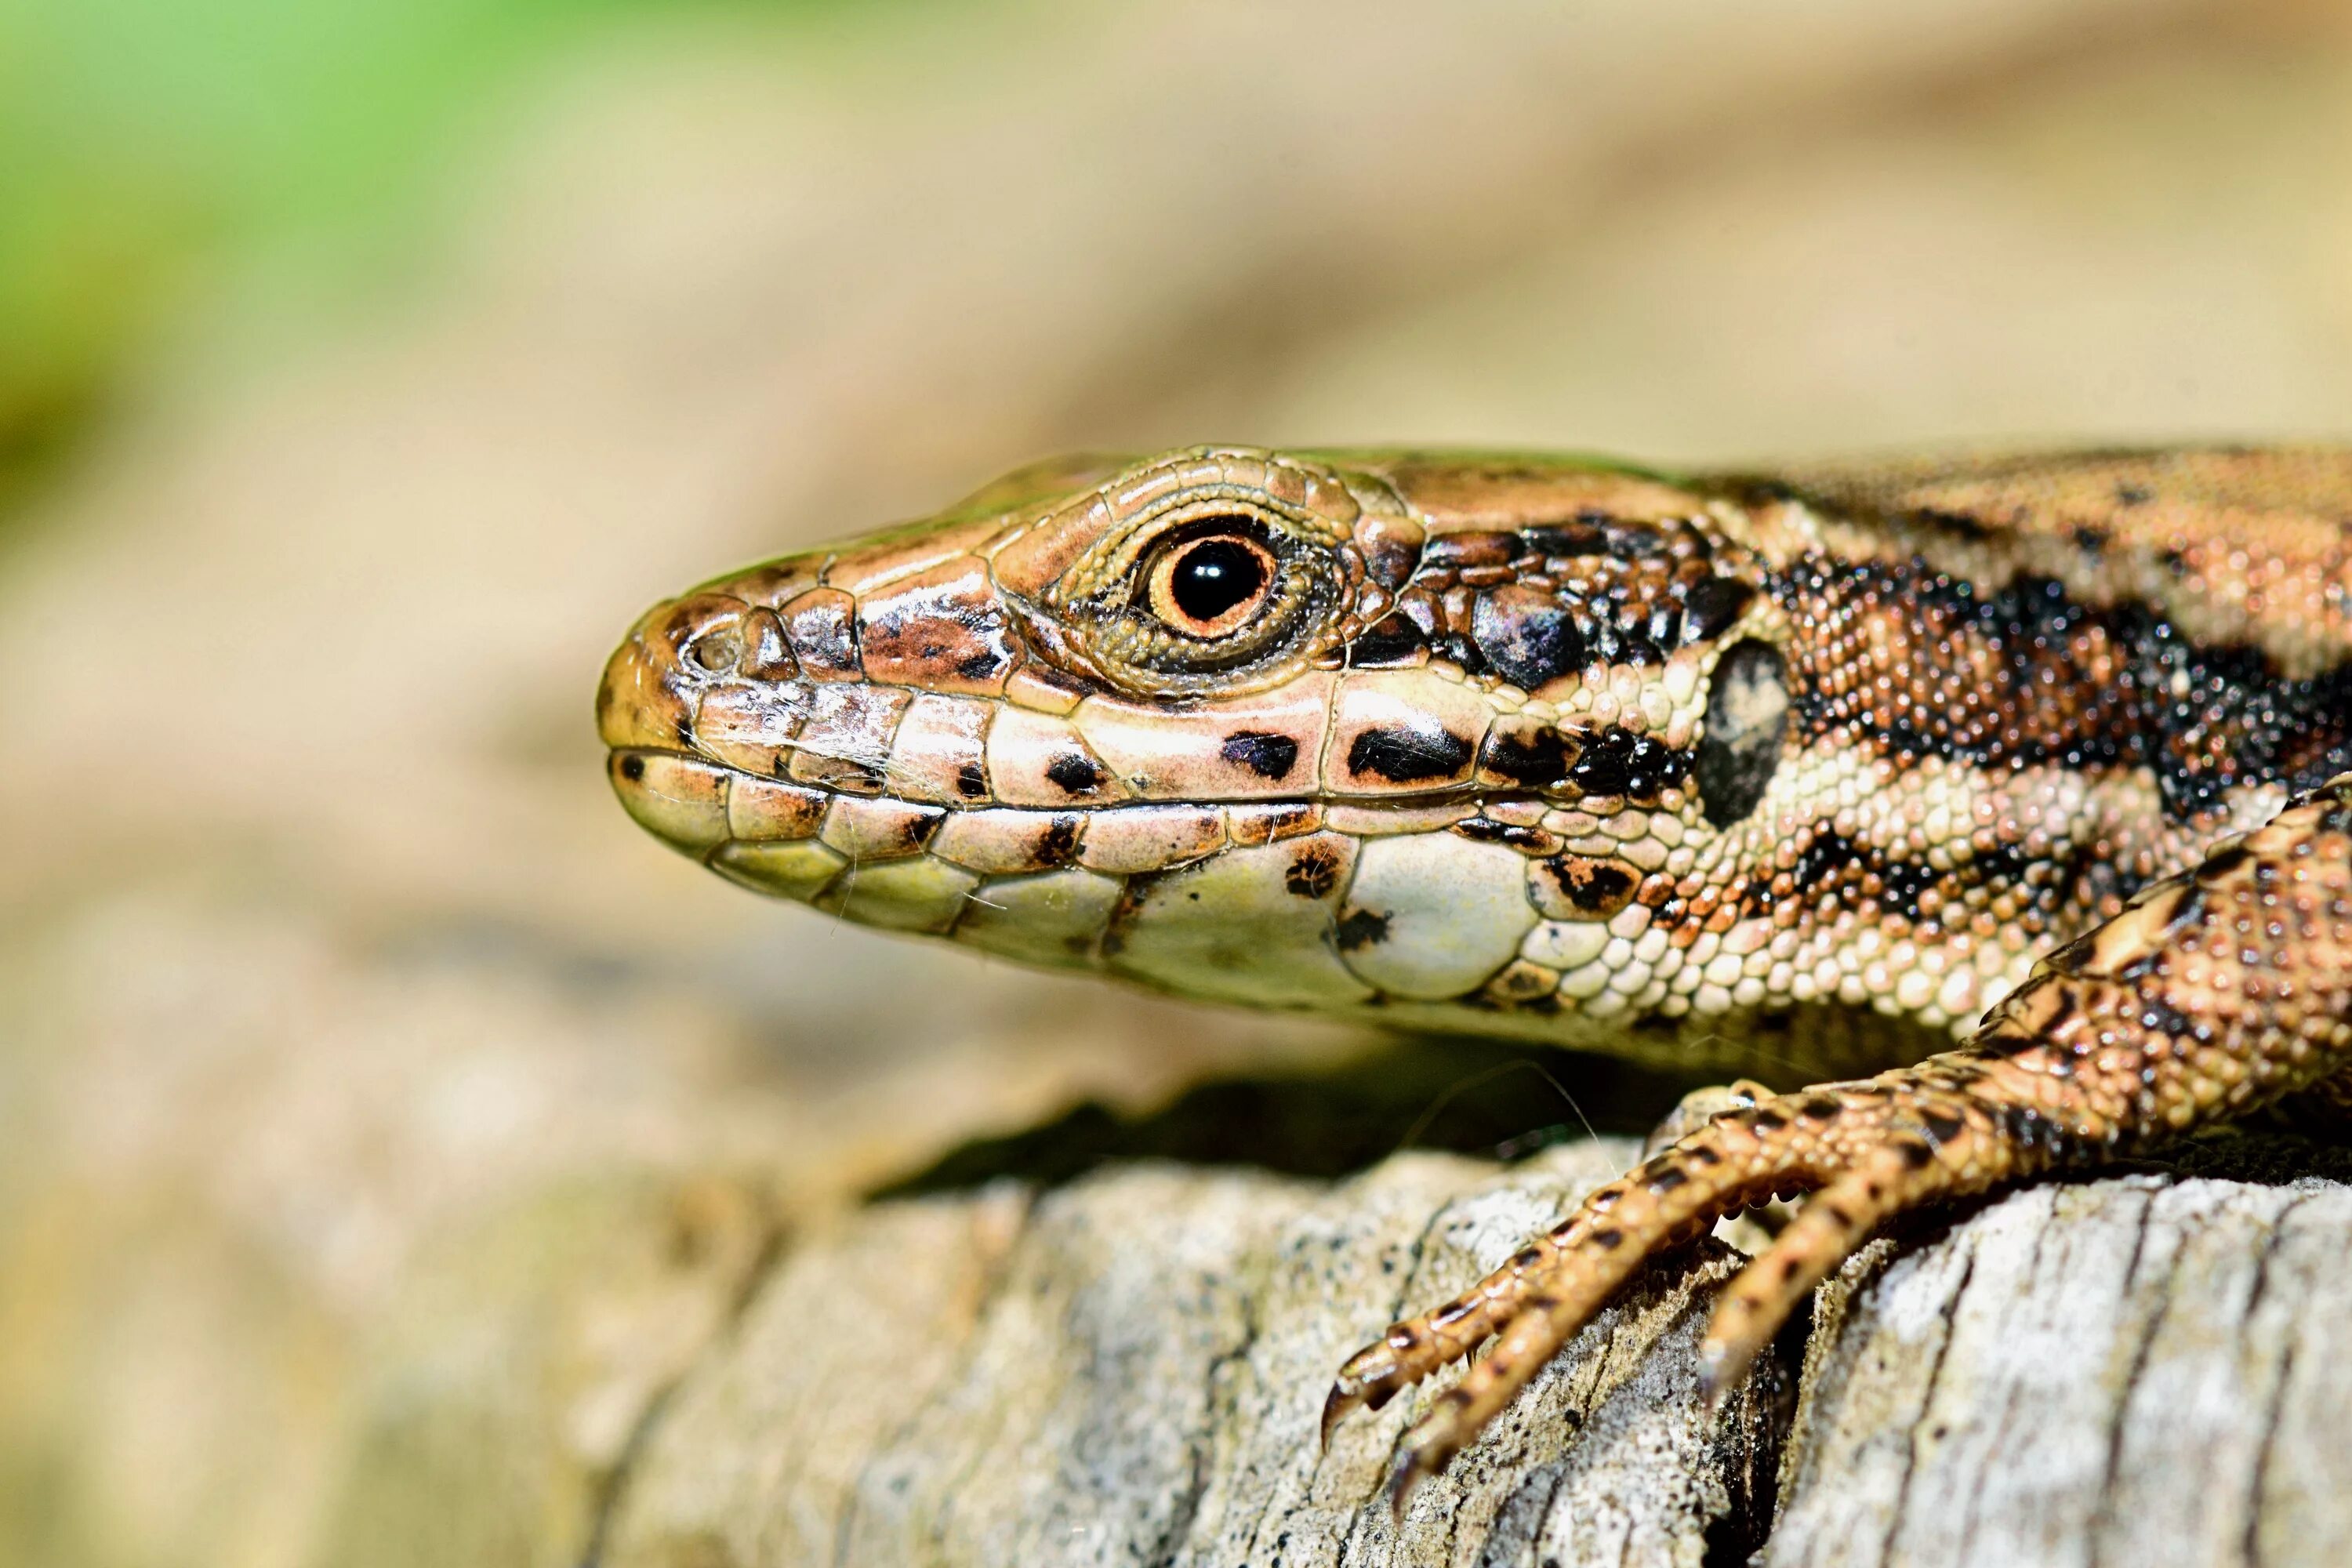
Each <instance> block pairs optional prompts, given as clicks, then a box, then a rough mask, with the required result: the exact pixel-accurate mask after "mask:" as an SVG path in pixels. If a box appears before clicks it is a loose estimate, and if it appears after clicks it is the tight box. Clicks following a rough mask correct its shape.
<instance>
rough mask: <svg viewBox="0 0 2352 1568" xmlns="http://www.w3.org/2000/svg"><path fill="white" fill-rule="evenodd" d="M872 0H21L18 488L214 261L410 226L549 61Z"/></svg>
mask: <svg viewBox="0 0 2352 1568" xmlns="http://www.w3.org/2000/svg"><path fill="white" fill-rule="evenodd" d="M855 4H856V0H0V490H5V489H9V488H12V487H11V486H10V480H11V479H20V478H21V477H22V476H23V475H24V474H25V473H26V471H27V470H28V469H31V468H37V467H38V466H39V464H40V462H41V461H42V459H44V458H47V457H49V456H52V455H53V454H55V453H56V452H57V451H58V450H60V449H62V447H64V445H65V444H66V443H68V441H69V440H70V439H71V437H73V435H74V434H75V433H77V432H78V431H79V429H81V428H82V427H84V426H86V424H87V422H88V421H89V417H90V416H91V415H92V414H93V413H94V412H95V411H96V410H97V409H98V408H100V406H102V405H103V403H104V401H105V396H106V393H107V391H108V389H109V387H110V385H111V384H114V382H115V380H116V377H117V376H118V374H120V371H121V367H122V365H123V364H124V363H125V362H126V360H127V358H128V357H129V356H131V355H134V354H135V353H137V352H138V349H139V347H140V345H141V344H142V343H143V342H149V341H151V335H152V333H153V332H154V331H157V330H158V329H159V327H160V326H161V325H162V324H163V322H165V321H168V320H169V318H170V315H171V312H172V311H173V309H174V308H175V307H177V306H178V305H180V304H181V303H182V302H183V301H184V299H185V297H186V295H187V294H188V292H189V291H190V289H191V288H192V287H193V286H194V281H195V279H198V278H199V277H200V276H202V272H203V269H204V268H205V266H206V265H207V264H208V263H210V262H211V261H213V260H215V258H220V257H222V256H223V255H224V254H234V253H235V252H236V250H237V248H238V247H251V246H266V245H268V244H271V243H273V242H278V241H280V240H283V239H285V238H287V237H297V236H306V235H317V234H321V233H343V234H348V233H351V232H353V231H354V230H357V231H359V232H362V233H368V232H380V231H382V230H383V229H384V228H387V227H396V226H397V222H398V219H399V216H400V215H401V214H403V213H404V212H405V211H411V210H413V202H414V199H415V196H416V195H418V194H419V193H420V192H421V191H423V190H425V189H426V188H429V186H430V184H431V172H432V170H433V169H434V167H435V166H436V163H439V162H440V161H441V160H442V159H443V158H444V157H446V155H448V154H449V153H452V152H453V151H455V150H457V148H459V147H461V146H462V144H463V143H464V142H465V140H466V138H467V135H468V133H469V132H470V131H472V130H473V129H474V128H475V127H477V126H478V124H479V123H480V122H481V121H480V116H481V115H482V114H483V112H484V111H485V110H488V109H489V108H491V107H492V106H494V105H495V103H496V102H497V100H498V99H499V94H500V92H501V91H502V90H504V89H509V88H510V87H511V86H512V84H513V83H514V82H515V81H516V80H517V79H518V78H519V77H520V76H521V75H522V74H524V73H526V72H527V71H529V70H530V68H532V67H533V66H535V65H537V64H538V63H540V62H541V61H543V60H545V59H546V58H549V57H550V56H552V55H555V54H557V53H559V52H561V51H562V50H563V49H565V48H566V47H571V46H573V45H575V44H577V43H578V42H580V41H581V40H582V39H583V37H584V36H585V35H587V34H588V33H589V32H591V31H592V30H593V29H594V28H597V27H600V26H607V25H609V24H611V23H613V22H614V21H616V20H619V19H623V18H630V17H640V16H677V15H680V14H687V13H692V12H709V11H713V10H726V9H737V10H760V11H763V12H785V11H790V12H808V11H815V10H843V9H847V8H849V7H850V6H852V5H855Z"/></svg>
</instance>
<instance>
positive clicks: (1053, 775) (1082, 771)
mask: <svg viewBox="0 0 2352 1568" xmlns="http://www.w3.org/2000/svg"><path fill="white" fill-rule="evenodd" d="M1045 776H1046V777H1047V778H1049V779H1051V780H1053V781H1054V785H1055V788H1057V789H1059V790H1060V791H1061V792H1062V793H1063V794H1064V795H1092V794H1094V792H1095V791H1096V790H1097V789H1100V788H1101V787H1102V782H1103V771H1102V767H1101V765H1100V764H1099V763H1097V762H1096V761H1095V760H1094V759H1093V758H1092V757H1087V756H1081V755H1080V754H1079V753H1077V752H1063V753H1062V754H1061V755H1060V756H1058V757H1055V759H1054V760H1053V761H1052V762H1051V763H1047V764H1046V765H1045Z"/></svg>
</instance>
